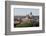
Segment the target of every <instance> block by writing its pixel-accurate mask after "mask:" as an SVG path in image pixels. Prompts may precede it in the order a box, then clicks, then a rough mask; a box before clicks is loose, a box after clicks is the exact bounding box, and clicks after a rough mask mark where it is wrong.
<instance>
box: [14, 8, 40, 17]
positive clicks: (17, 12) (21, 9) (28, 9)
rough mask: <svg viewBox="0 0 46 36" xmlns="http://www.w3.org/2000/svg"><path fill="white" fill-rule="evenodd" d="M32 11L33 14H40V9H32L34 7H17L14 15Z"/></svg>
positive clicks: (23, 14) (22, 14)
mask: <svg viewBox="0 0 46 36" xmlns="http://www.w3.org/2000/svg"><path fill="white" fill-rule="evenodd" d="M30 12H32V15H34V16H39V9H32V8H15V9H14V16H25V15H27V14H30Z"/></svg>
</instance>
